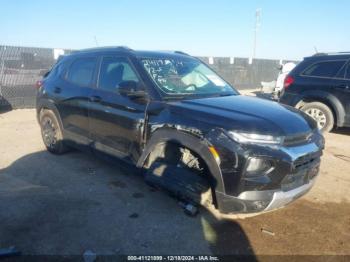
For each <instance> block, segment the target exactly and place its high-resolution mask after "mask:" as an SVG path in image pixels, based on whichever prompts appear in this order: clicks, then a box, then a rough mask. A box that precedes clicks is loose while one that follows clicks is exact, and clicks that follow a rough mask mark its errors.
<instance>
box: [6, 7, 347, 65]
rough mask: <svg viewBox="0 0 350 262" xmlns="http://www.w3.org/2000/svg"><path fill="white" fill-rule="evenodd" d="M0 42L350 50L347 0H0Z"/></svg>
mask: <svg viewBox="0 0 350 262" xmlns="http://www.w3.org/2000/svg"><path fill="white" fill-rule="evenodd" d="M0 7H1V15H0V44H1V45H3V44H5V45H20V46H35V47H56V48H74V49H79V48H86V47H93V46H96V42H95V37H96V39H97V42H98V45H100V46H104V45H126V46H129V47H130V48H133V49H147V50H148V49H150V50H182V51H185V52H188V53H190V54H193V55H203V56H240V57H248V56H251V55H252V49H253V35H254V24H255V10H256V9H257V8H261V9H262V14H261V26H260V28H259V31H258V38H257V57H260V58H277V59H301V58H302V57H304V56H308V55H311V54H313V53H314V52H315V51H314V50H315V49H314V47H316V48H317V49H318V51H350V46H349V45H350V34H349V29H350V19H349V10H350V1H348V0H333V1H331V0H329V1H321V0H303V1H302V0H293V1H277V0H276V1H273V0H265V1H263V0H252V1H233V0H214V1H211V0H210V1H209V0H208V1H206V0H192V1H190V0H176V1H166V0H147V1H142V0H114V1H107V0H98V1H88V0H69V1H68V0H60V1H49V0H46V1H44V0H32V1H28V0H27V1H26V0H22V1H20V0H0Z"/></svg>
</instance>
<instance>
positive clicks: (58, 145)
mask: <svg viewBox="0 0 350 262" xmlns="http://www.w3.org/2000/svg"><path fill="white" fill-rule="evenodd" d="M45 119H50V120H51V121H52V124H53V126H54V128H55V131H56V136H55V137H56V140H55V142H54V143H53V144H51V145H48V144H47V143H46V142H45V138H44V132H43V125H44V121H45ZM39 121H40V127H41V136H42V139H43V142H44V144H45V146H46V148H47V150H48V151H49V152H51V153H53V154H58V155H60V154H63V153H65V152H67V151H69V147H68V146H66V145H65V144H64V142H63V134H62V130H61V127H60V125H59V122H58V119H57V117H56V115H55V113H54V112H52V111H51V110H48V109H43V110H41V112H40V117H39Z"/></svg>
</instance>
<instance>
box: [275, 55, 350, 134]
mask: <svg viewBox="0 0 350 262" xmlns="http://www.w3.org/2000/svg"><path fill="white" fill-rule="evenodd" d="M349 60H350V53H333V54H316V55H314V56H311V57H306V58H304V60H303V61H302V62H301V63H300V64H298V65H297V66H296V67H295V68H294V69H293V70H292V72H290V74H289V75H288V76H287V77H286V79H285V82H284V90H283V95H282V96H281V99H280V102H282V103H284V104H287V105H291V106H294V107H296V108H298V109H301V110H302V111H304V112H305V113H307V114H308V115H310V116H311V117H312V118H314V119H315V120H316V122H317V125H318V127H319V129H321V130H322V131H324V132H328V131H330V130H332V128H333V127H334V126H337V127H343V126H348V127H349V126H350V65H349Z"/></svg>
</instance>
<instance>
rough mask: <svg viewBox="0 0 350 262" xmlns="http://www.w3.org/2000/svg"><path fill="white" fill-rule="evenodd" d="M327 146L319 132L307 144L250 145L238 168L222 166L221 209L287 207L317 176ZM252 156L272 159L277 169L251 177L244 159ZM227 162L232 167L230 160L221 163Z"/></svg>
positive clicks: (243, 210) (239, 210) (245, 210)
mask: <svg viewBox="0 0 350 262" xmlns="http://www.w3.org/2000/svg"><path fill="white" fill-rule="evenodd" d="M228 144H229V143H227V147H226V148H228V147H229V146H231V149H232V148H233V145H232V144H231V145H228ZM323 147H324V139H323V137H322V135H320V134H319V133H315V135H314V136H313V137H311V138H310V141H309V142H308V143H304V144H303V143H302V144H300V143H298V144H296V145H288V146H282V147H279V148H267V147H259V146H256V145H252V146H249V147H246V148H245V150H242V151H241V153H240V154H239V155H240V157H237V159H238V160H237V162H240V163H243V164H241V166H240V165H239V164H237V165H236V167H237V168H236V169H233V168H231V169H229V168H226V170H224V169H223V168H222V169H221V170H222V176H223V178H224V179H223V183H224V189H225V191H224V192H222V191H221V192H218V191H216V192H215V193H216V200H217V204H218V208H219V210H220V212H221V213H226V214H227V213H257V212H265V211H269V210H273V209H277V208H280V207H283V206H285V205H287V204H289V203H291V202H293V201H294V200H295V199H297V198H299V197H301V196H303V195H304V194H306V193H307V192H308V191H309V190H310V189H311V188H312V186H313V184H314V182H315V180H316V178H317V175H318V173H319V166H320V157H321V155H322V150H323ZM236 152H238V150H237V151H236ZM227 155H229V152H227V154H226V156H227ZM252 156H254V157H263V158H268V159H269V160H271V161H272V162H273V164H274V169H273V171H271V172H270V173H267V174H264V175H261V176H257V177H247V176H246V175H245V171H244V170H245V169H244V166H245V164H244V163H245V161H246V160H247V159H249V158H250V157H252ZM227 159H228V158H227ZM230 160H232V159H230ZM223 166H225V167H229V163H227V162H225V163H221V167H223ZM231 166H232V164H231Z"/></svg>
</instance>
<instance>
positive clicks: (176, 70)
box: [141, 58, 238, 96]
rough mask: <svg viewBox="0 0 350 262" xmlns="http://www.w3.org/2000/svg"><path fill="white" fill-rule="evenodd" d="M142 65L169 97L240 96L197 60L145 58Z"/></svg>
mask: <svg viewBox="0 0 350 262" xmlns="http://www.w3.org/2000/svg"><path fill="white" fill-rule="evenodd" d="M141 63H142V65H143V66H144V68H145V69H146V71H147V73H148V74H149V75H150V76H151V78H152V79H153V80H154V81H155V82H156V84H157V86H158V87H159V89H160V90H161V91H162V92H163V93H165V94H166V95H169V96H175V95H236V94H238V92H237V91H236V90H234V89H233V88H232V87H231V86H230V85H229V84H227V83H226V82H225V81H224V80H223V79H221V78H220V77H219V76H218V75H217V74H216V73H215V72H213V71H212V70H211V69H209V68H208V67H207V66H206V65H205V64H203V63H201V62H200V61H198V60H195V59H186V58H143V59H141Z"/></svg>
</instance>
